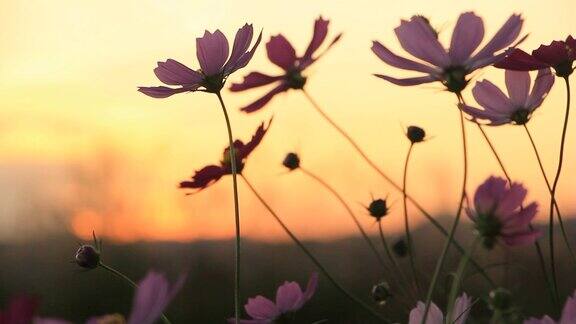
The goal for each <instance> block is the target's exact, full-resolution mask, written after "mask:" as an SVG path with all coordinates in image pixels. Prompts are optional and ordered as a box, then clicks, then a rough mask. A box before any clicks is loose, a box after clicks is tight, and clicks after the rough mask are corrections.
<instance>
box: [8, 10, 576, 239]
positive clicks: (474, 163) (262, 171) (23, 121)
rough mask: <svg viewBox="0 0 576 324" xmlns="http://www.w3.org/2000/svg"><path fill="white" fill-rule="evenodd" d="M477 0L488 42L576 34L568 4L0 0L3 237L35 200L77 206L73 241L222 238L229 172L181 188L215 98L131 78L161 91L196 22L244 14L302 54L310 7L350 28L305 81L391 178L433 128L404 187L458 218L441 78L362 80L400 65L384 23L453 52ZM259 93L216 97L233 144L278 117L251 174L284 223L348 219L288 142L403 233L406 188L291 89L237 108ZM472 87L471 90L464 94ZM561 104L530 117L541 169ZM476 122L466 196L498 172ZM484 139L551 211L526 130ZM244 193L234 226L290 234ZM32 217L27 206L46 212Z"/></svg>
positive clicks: (216, 125) (328, 234) (456, 168)
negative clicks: (388, 56)
mask: <svg viewBox="0 0 576 324" xmlns="http://www.w3.org/2000/svg"><path fill="white" fill-rule="evenodd" d="M469 10H473V11H475V12H476V13H477V14H479V15H480V16H482V17H483V18H484V22H485V25H486V36H487V37H490V36H491V35H493V33H494V32H495V31H496V30H497V29H498V28H499V27H500V26H501V24H502V23H503V22H504V21H505V20H506V18H507V17H508V16H509V15H511V14H512V13H522V14H523V16H524V18H525V20H526V21H525V25H524V31H525V32H528V33H530V37H529V38H528V40H527V41H526V42H525V43H524V44H523V45H522V47H523V48H525V49H532V48H535V47H536V46H537V45H539V44H540V43H548V42H549V41H551V40H553V39H559V38H565V36H566V35H568V34H569V33H571V32H572V33H573V34H574V33H575V32H576V23H575V22H574V17H573V13H574V12H575V10H576V3H575V2H574V1H572V0H549V1H546V2H542V1H535V0H524V1H502V0H498V1H496V0H485V1H455V0H436V1H429V0H410V1H393V2H392V1H368V0H356V1H352V2H351V1H334V0H315V1H310V0H292V1H269V0H245V1H237V0H212V1H196V0H193V1H189V0H187V1H184V0H181V1H175V0H166V1H159V0H155V1H152V0H148V1H145V0H139V1H135V0H128V1H103V2H97V3H96V2H89V1H67V0H34V1H2V2H1V4H0V61H1V62H2V64H1V65H0V98H1V99H0V103H1V107H2V110H1V114H2V118H1V119H0V125H1V126H2V127H1V128H0V129H1V131H2V133H1V136H0V161H1V162H0V163H1V165H0V168H1V169H0V183H2V184H4V189H2V190H3V192H6V193H8V194H7V195H4V197H5V198H2V200H1V201H0V203H2V204H3V205H4V208H3V210H4V212H3V213H4V214H5V215H3V216H2V217H3V220H2V221H1V222H0V225H2V226H1V227H2V230H1V231H0V239H3V238H6V237H10V233H11V232H12V229H11V227H10V226H16V225H14V224H16V223H18V221H19V219H18V218H19V217H20V218H21V217H27V216H26V213H24V212H22V208H24V209H25V210H27V209H26V208H28V209H30V210H35V209H34V208H29V206H28V205H30V204H32V202H31V201H30V198H29V197H30V196H29V195H28V194H29V193H30V192H33V193H34V195H33V196H34V197H37V198H38V199H39V200H42V201H45V200H48V201H50V204H49V205H50V206H51V208H52V209H55V210H59V211H63V212H62V213H64V214H66V215H68V216H70V222H69V226H70V228H71V229H72V230H73V231H75V232H76V233H77V234H78V235H80V236H86V235H88V234H89V233H90V232H91V230H92V229H95V230H96V231H97V232H98V233H100V234H102V235H104V236H106V237H110V238H113V239H116V240H119V241H130V240H140V239H144V240H190V239H215V238H226V237H230V236H231V235H232V234H233V214H232V210H233V209H232V200H231V179H229V178H225V179H224V180H222V181H220V182H219V183H218V184H216V185H214V186H212V187H211V188H209V189H208V190H205V191H204V192H202V193H200V194H197V195H194V196H189V197H186V196H184V193H183V192H182V191H180V190H177V189H176V186H177V183H178V182H179V181H180V180H183V179H185V178H187V177H188V176H190V175H191V174H192V173H193V170H195V169H197V168H200V167H202V166H203V165H205V164H208V163H215V162H217V161H219V159H220V158H221V153H222V149H223V148H224V147H225V146H226V144H227V140H226V133H225V126H224V123H223V118H222V115H221V111H220V109H219V107H218V105H217V104H218V103H217V100H216V98H215V97H214V96H212V95H207V94H201V93H198V94H185V95H176V96H173V97H171V98H169V99H164V100H157V99H152V98H149V97H146V96H144V95H142V94H140V93H138V92H136V87H137V86H139V85H158V84H159V81H158V80H157V79H156V78H155V76H154V74H153V72H152V69H153V68H154V67H155V63H156V61H159V60H164V59H167V58H174V59H177V60H179V61H180V62H182V63H184V64H187V65H189V66H191V67H193V68H196V67H197V66H198V65H197V62H196V58H195V38H196V37H197V36H200V35H201V34H202V33H203V30H204V29H209V30H214V29H216V28H220V29H222V30H223V31H224V32H225V34H226V35H227V36H228V38H229V39H231V38H233V34H234V33H235V31H236V30H237V28H239V27H240V26H241V25H243V24H244V23H245V22H250V23H253V24H254V26H255V28H256V29H261V28H262V29H263V30H264V41H267V39H268V38H269V37H270V36H271V35H274V34H277V33H283V34H284V35H285V36H286V37H287V38H288V39H289V40H290V41H292V43H293V44H294V45H295V47H296V48H297V50H299V51H300V52H302V51H303V50H304V49H305V48H306V46H307V44H308V41H309V39H310V37H311V32H312V24H313V21H314V19H315V18H316V17H317V16H318V15H319V14H322V15H323V16H324V17H326V18H329V19H330V20H331V25H330V27H331V32H332V33H333V34H335V33H337V32H344V37H343V39H342V40H341V42H340V43H339V44H338V45H337V46H335V47H334V48H333V49H332V50H331V52H330V53H329V55H327V56H326V57H325V58H323V59H322V60H321V61H320V62H319V63H317V64H316V65H314V66H313V67H312V68H311V69H310V71H309V82H308V84H307V88H308V91H309V92H310V93H311V94H312V95H313V96H314V97H315V98H316V100H317V101H318V102H319V103H320V104H321V105H322V106H323V107H324V109H325V110H326V111H328V112H329V114H330V115H331V116H332V117H333V118H334V119H335V120H336V121H338V122H340V124H342V125H343V126H344V128H345V129H347V130H348V131H349V132H350V133H351V134H352V135H353V137H354V138H355V139H356V140H357V141H358V142H359V143H360V144H361V145H362V146H363V147H364V148H365V150H366V151H367V152H368V153H369V154H370V155H371V156H372V157H373V159H374V160H375V161H377V162H378V163H380V165H381V166H382V168H383V169H384V170H386V172H388V173H389V174H390V175H391V176H392V177H393V178H395V179H396V180H397V181H400V179H401V178H400V177H401V174H402V173H401V172H402V163H403V160H404V155H405V154H406V150H407V148H408V142H407V140H406V139H405V138H404V137H403V133H402V132H403V130H402V127H403V126H407V125H411V124H416V125H419V126H421V127H423V128H425V129H426V130H427V132H428V134H429V135H430V137H431V138H432V139H431V140H430V141H428V142H426V143H424V144H422V145H418V146H417V147H416V150H415V152H414V154H413V160H412V164H411V170H410V179H409V190H410V191H411V193H412V194H413V195H414V196H415V197H417V199H418V200H419V201H420V202H421V203H422V204H423V205H425V206H426V207H427V208H428V209H429V210H431V211H433V212H436V213H440V212H450V211H453V210H454V209H455V207H456V203H457V199H458V195H459V190H460V188H459V186H460V178H461V151H460V150H461V145H460V139H459V128H458V114H457V111H456V109H455V101H456V100H455V97H454V96H453V95H451V94H449V93H446V92H444V91H442V89H441V87H440V86H439V85H438V84H433V85H424V86H418V87H409V88H401V87H398V86H395V85H392V84H389V83H386V82H385V81H383V80H380V79H377V78H375V77H373V76H371V74H372V73H376V72H377V73H384V74H390V75H400V76H402V75H406V74H404V73H403V72H401V71H399V70H397V69H394V68H391V67H389V66H387V65H385V64H384V63H383V62H381V61H379V60H378V59H377V58H376V56H375V55H374V54H372V52H371V51H370V45H371V41H372V40H374V39H377V40H380V41H381V42H382V43H383V44H385V45H387V46H389V47H390V48H391V49H393V50H395V51H397V52H399V53H402V51H401V49H400V46H399V44H398V42H397V41H396V39H395V37H394V33H393V28H395V27H396V26H397V25H398V24H399V21H400V19H402V18H408V17H410V16H411V15H413V14H422V15H425V16H427V17H429V18H430V20H431V22H432V24H433V25H434V26H435V27H437V28H438V29H440V30H441V34H440V38H441V39H442V40H443V41H444V44H447V43H448V42H447V41H448V40H449V38H450V35H451V30H452V27H453V26H454V23H455V21H456V19H457V17H458V15H459V13H461V12H464V11H469ZM263 43H264V42H263ZM262 45H263V44H262ZM252 70H259V71H264V72H265V71H268V72H270V73H272V72H274V71H277V70H276V68H275V67H274V66H272V65H271V64H270V63H269V62H268V61H267V58H266V55H265V51H264V46H261V47H260V48H259V49H258V51H257V53H256V55H255V57H254V59H253V61H252V62H251V63H250V64H249V66H248V67H247V68H245V69H243V70H240V71H238V72H236V73H235V74H234V75H232V76H231V77H230V80H232V81H239V80H241V79H242V76H243V75H245V74H247V73H248V72H250V71H252ZM475 78H476V79H483V78H487V79H490V80H492V81H494V82H496V83H497V84H502V81H503V72H502V71H500V70H495V69H493V68H488V69H485V70H482V71H481V72H479V73H477V74H476V75H475ZM264 90H265V89H261V90H260V89H259V90H254V91H249V92H245V93H240V94H238V93H230V92H228V91H226V92H225V93H224V98H225V100H226V102H227V104H228V106H229V109H230V113H231V118H232V122H233V127H234V130H235V134H236V137H238V138H241V139H244V140H247V139H248V138H249V137H250V136H251V134H252V132H253V131H254V130H255V128H256V126H257V125H258V124H259V123H260V122H261V121H263V120H267V119H268V118H269V117H270V116H271V115H272V114H273V115H274V116H275V121H274V125H273V127H272V128H271V130H270V132H269V134H268V135H267V137H266V138H265V140H264V142H263V144H262V145H261V146H260V147H259V148H258V149H257V150H256V151H255V153H254V154H253V156H251V158H250V160H249V161H248V165H247V167H246V168H245V174H246V176H247V177H248V178H250V179H251V180H252V182H253V183H254V184H255V185H256V186H257V187H258V188H259V189H260V190H261V192H262V193H263V195H264V196H265V197H266V198H267V199H268V200H269V201H270V202H271V204H272V205H273V206H274V207H275V208H276V209H277V210H278V211H279V212H280V214H281V215H282V216H283V217H284V218H285V219H286V221H287V223H288V224H289V225H290V226H291V227H292V228H293V229H294V231H295V232H296V233H298V234H300V235H301V236H302V237H306V238H334V237H339V236H343V235H347V234H350V233H353V232H354V230H355V228H354V227H353V224H352V223H351V221H350V219H349V218H348V216H347V215H346V214H345V211H344V210H343V209H342V208H341V206H340V205H339V204H338V202H337V201H336V200H334V199H333V197H332V196H331V195H330V194H329V193H327V192H325V191H324V190H323V189H322V188H321V187H319V186H318V185H317V184H316V183H314V182H312V181H311V180H310V179H308V178H306V177H305V176H304V175H303V174H301V173H292V174H286V172H285V171H284V170H283V168H282V166H281V164H280V162H281V161H282V159H283V157H284V154H285V153H286V152H288V151H292V150H295V151H297V152H299V153H300V154H301V157H302V160H303V164H304V165H305V166H306V167H307V168H308V169H310V170H312V171H314V172H316V173H317V174H319V175H321V176H322V177H324V178H325V179H326V180H327V181H328V182H330V183H331V184H333V185H334V186H335V187H336V188H337V189H338V190H339V191H340V192H341V193H342V194H343V195H344V196H345V197H346V198H347V200H348V201H349V203H350V204H351V206H352V207H353V208H354V209H355V211H356V212H357V214H358V215H359V216H361V218H362V221H363V223H364V224H365V225H366V227H368V229H369V230H375V227H374V226H373V221H372V219H370V218H369V217H368V216H366V215H365V211H364V209H363V207H362V205H363V204H367V203H368V202H369V200H370V197H371V194H373V195H375V196H382V197H383V196H388V197H389V199H390V201H391V202H392V203H393V209H392V213H391V215H390V217H388V219H387V220H386V221H385V222H386V226H387V227H388V228H390V229H391V230H399V229H400V226H399V225H400V223H401V217H402V210H401V196H400V195H399V194H398V192H396V191H394V189H392V188H391V187H390V186H388V185H387V184H386V183H385V182H383V181H382V180H381V179H380V178H379V177H378V176H377V175H376V174H375V173H373V171H372V170H370V169H369V168H368V167H367V166H366V165H365V164H364V163H363V161H362V160H360V159H359V158H358V156H357V155H355V153H354V152H353V151H352V150H351V148H350V146H349V145H348V144H347V143H346V142H345V141H344V140H343V139H342V138H340V137H339V136H338V134H337V133H335V131H334V130H333V129H331V128H330V127H329V126H328V125H327V124H326V123H325V122H324V121H323V120H322V119H320V116H319V115H318V114H317V113H316V112H315V111H314V110H313V109H312V108H311V107H310V105H309V103H308V102H307V101H306V100H305V98H304V97H303V95H302V94H300V93H298V92H295V91H292V92H289V93H287V94H283V95H281V96H279V97H277V98H275V99H274V100H273V102H272V103H271V104H269V105H268V106H267V107H266V108H265V109H264V110H263V111H262V112H259V113H256V114H251V115H245V114H243V113H240V112H238V108H239V107H240V106H241V105H243V104H246V103H248V102H250V100H252V99H254V98H257V97H258V96H259V95H261V94H262V93H263V91H264ZM468 91H469V89H468ZM466 97H467V98H468V100H469V101H471V100H472V98H471V96H470V95H469V93H466ZM564 104H565V89H564V88H563V86H562V83H561V82H558V83H557V85H556V86H555V87H554V88H553V90H552V92H551V94H550V96H549V98H548V99H547V100H546V101H545V103H544V106H543V107H541V108H540V110H538V112H537V113H536V114H535V116H534V117H533V120H532V121H531V122H530V124H529V126H530V128H531V129H532V130H533V133H534V135H535V137H536V141H537V144H538V145H539V146H540V147H541V151H542V155H543V157H544V163H545V166H546V168H547V169H548V173H549V174H551V175H552V173H553V172H554V171H555V167H556V161H557V151H558V144H559V138H560V125H561V121H562V117H563V112H564ZM468 126H469V129H470V131H469V134H470V143H471V144H470V147H471V149H470V167H471V174H470V182H469V183H470V186H469V191H470V192H472V191H473V189H474V188H475V186H476V185H477V184H478V183H480V182H481V181H483V180H484V179H485V178H486V177H487V176H489V175H491V174H494V173H496V174H498V168H497V165H496V163H495V161H494V159H493V158H492V156H491V155H490V153H489V151H488V148H487V146H486V145H485V143H484V142H483V141H482V140H481V137H480V134H479V133H478V132H477V130H476V129H475V128H472V127H471V126H472V125H470V124H469V125H468ZM574 127H576V124H575V123H574V118H572V120H571V121H570V130H569V134H568V142H567V148H568V150H567V153H566V156H565V159H566V160H565V161H566V164H565V169H564V173H563V175H564V176H563V178H562V181H561V183H560V186H559V202H560V206H561V208H562V210H563V211H564V214H574V211H575V210H576V204H575V203H574V201H573V197H574V194H573V193H574V190H575V189H576V182H575V180H576V168H575V167H574V165H575V163H574V162H575V159H576V152H575V151H574V140H575V134H574V132H573V130H574ZM489 135H490V136H491V138H492V139H493V140H494V141H495V142H496V146H497V148H498V150H499V151H500V153H501V154H502V156H503V158H504V160H505V163H506V165H507V166H508V168H509V169H510V170H511V173H512V175H513V177H514V179H516V180H518V181H522V182H524V183H525V184H526V185H527V186H528V187H529V189H530V198H531V199H537V200H539V201H540V202H541V203H542V210H541V212H540V213H539V217H540V218H541V219H545V218H546V217H547V216H546V209H547V207H546V206H547V201H548V199H547V191H546V189H545V186H544V182H543V180H542V177H541V175H540V173H539V170H538V169H537V165H536V161H535V159H534V156H533V154H532V151H531V150H530V147H529V142H528V140H527V138H526V137H525V134H524V132H523V129H522V128H519V127H513V126H504V127H500V128H498V129H489ZM240 194H241V198H240V200H241V210H242V219H243V220H242V222H243V232H244V234H245V235H247V236H248V237H251V238H257V239H266V240H269V239H270V240H277V239H284V238H285V237H284V235H283V234H282V232H281V231H280V229H279V228H278V226H277V225H276V224H275V223H274V221H273V220H272V219H271V218H270V217H269V215H267V214H266V212H265V210H264V209H263V208H262V207H261V206H260V205H259V203H258V201H256V200H255V198H254V197H253V196H252V195H251V194H250V192H248V191H247V190H246V188H245V187H242V186H241V188H240ZM6 197H8V198H6ZM52 198H54V199H52ZM13 205H17V206H20V207H22V208H20V207H18V208H16V207H13ZM41 206H44V205H41ZM38 209H39V210H36V212H35V213H34V214H40V216H42V214H43V213H46V211H45V210H44V209H43V208H38ZM16 211H17V212H16ZM411 214H412V216H411V218H412V219H413V222H420V221H422V218H421V216H420V215H419V214H418V213H417V212H415V211H414V210H413V212H412V213H411ZM37 216H38V215H37Z"/></svg>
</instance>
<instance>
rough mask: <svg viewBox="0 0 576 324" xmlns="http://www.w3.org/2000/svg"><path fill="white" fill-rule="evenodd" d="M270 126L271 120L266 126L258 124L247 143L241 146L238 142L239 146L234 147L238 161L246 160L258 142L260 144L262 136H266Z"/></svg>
mask: <svg viewBox="0 0 576 324" xmlns="http://www.w3.org/2000/svg"><path fill="white" fill-rule="evenodd" d="M271 124H272V119H270V121H269V122H268V126H266V125H265V124H264V123H262V124H260V126H259V127H258V129H257V130H256V132H255V133H254V135H252V138H251V139H250V141H249V142H248V143H246V144H243V143H242V142H240V143H242V144H241V145H235V146H234V147H236V148H237V152H236V156H237V157H238V159H239V160H241V161H242V160H244V159H246V158H247V157H248V155H250V153H252V151H254V149H255V148H256V147H257V146H258V145H259V144H260V142H262V139H263V138H264V135H266V133H267V132H268V129H269V128H270V125H271Z"/></svg>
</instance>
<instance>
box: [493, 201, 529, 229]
mask: <svg viewBox="0 0 576 324" xmlns="http://www.w3.org/2000/svg"><path fill="white" fill-rule="evenodd" d="M536 213H538V203H536V202H533V203H531V204H530V205H528V206H527V207H525V208H524V209H522V210H521V211H519V212H517V213H514V214H512V215H511V216H510V217H508V218H507V219H505V220H503V224H502V233H504V234H513V233H518V232H523V231H526V230H527V229H528V225H529V224H530V222H532V220H533V219H534V217H536Z"/></svg>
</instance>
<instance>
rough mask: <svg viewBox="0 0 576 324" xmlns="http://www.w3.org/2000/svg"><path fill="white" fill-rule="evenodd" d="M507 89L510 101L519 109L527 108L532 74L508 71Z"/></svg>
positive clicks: (506, 74) (506, 75) (506, 73)
mask: <svg viewBox="0 0 576 324" xmlns="http://www.w3.org/2000/svg"><path fill="white" fill-rule="evenodd" d="M505 78H506V88H507V89H508V95H509V96H510V101H511V102H512V104H514V105H515V106H517V107H525V106H526V101H528V94H529V93H530V82H531V81H530V73H529V72H527V71H512V70H506V72H505Z"/></svg>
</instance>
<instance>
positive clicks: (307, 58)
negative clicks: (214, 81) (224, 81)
mask: <svg viewBox="0 0 576 324" xmlns="http://www.w3.org/2000/svg"><path fill="white" fill-rule="evenodd" d="M329 22H330V21H328V20H324V19H322V17H319V18H318V19H316V22H315V23H314V35H313V36H312V40H311V41H310V44H309V45H308V48H306V52H304V55H302V56H296V51H295V50H294V47H292V45H291V44H290V42H288V40H287V39H286V38H285V37H284V36H282V35H277V36H273V37H272V38H271V39H270V41H269V42H268V43H267V44H266V51H267V52H268V58H269V59H270V61H271V62H272V63H274V64H276V65H277V66H278V67H280V68H281V69H282V70H283V73H282V75H277V76H270V75H266V74H263V73H260V72H252V73H250V74H248V75H247V76H246V77H245V78H244V81H243V82H242V83H233V84H232V86H231V87H230V90H231V91H244V90H248V89H252V88H256V87H261V86H265V85H268V84H271V83H276V86H275V87H274V88H273V89H272V90H271V91H270V92H268V93H267V94H265V95H264V96H263V97H261V98H260V99H258V100H256V101H255V102H253V103H251V104H249V105H248V106H246V107H244V108H242V109H241V110H242V111H244V112H247V113H251V112H254V111H257V110H259V109H261V108H262V107H264V105H266V104H267V103H268V102H269V101H270V100H271V99H272V98H273V97H274V96H275V95H277V94H279V93H282V92H285V91H288V89H302V88H304V85H305V84H306V77H305V76H304V75H303V74H302V73H303V72H304V70H305V69H306V68H308V67H309V66H310V65H312V63H314V62H316V61H317V60H318V59H319V58H320V57H321V56H322V55H323V54H324V53H326V51H327V50H328V49H329V48H330V47H332V45H334V44H335V43H336V42H337V41H338V40H339V39H340V37H341V36H342V34H338V35H337V36H336V37H334V39H333V40H332V42H330V44H329V45H328V47H326V49H325V50H324V51H323V52H322V53H320V54H318V55H314V53H316V51H317V50H318V49H319V48H320V46H321V45H322V43H324V40H326V36H327V35H328V24H329Z"/></svg>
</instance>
